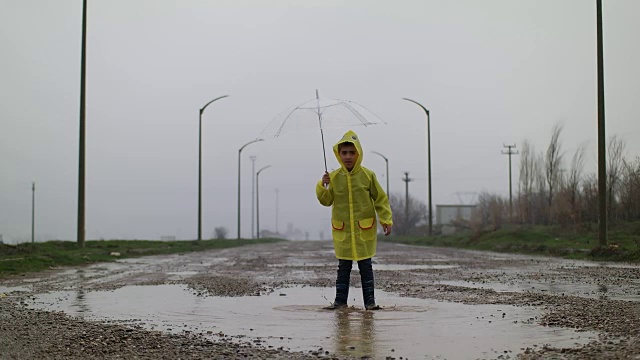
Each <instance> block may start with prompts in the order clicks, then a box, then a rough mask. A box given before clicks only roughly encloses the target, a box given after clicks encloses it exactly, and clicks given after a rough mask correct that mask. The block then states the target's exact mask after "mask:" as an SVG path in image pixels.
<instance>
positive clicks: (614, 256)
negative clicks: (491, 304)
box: [380, 222, 640, 262]
mask: <svg viewBox="0 0 640 360" xmlns="http://www.w3.org/2000/svg"><path fill="white" fill-rule="evenodd" d="M607 238H608V241H607V245H608V246H606V247H600V246H599V243H598V229H597V224H596V225H594V224H586V225H584V226H581V227H576V228H566V227H561V226H528V225H522V226H520V225H507V226H504V227H503V228H501V229H499V230H495V231H488V230H487V231H480V232H471V231H466V232H461V233H457V234H452V235H437V236H431V237H427V236H391V237H388V238H380V239H381V240H382V241H388V242H395V243H402V244H410V245H424V246H438V247H454V248H461V249H471V250H486V251H497V252H509V253H519V254H537V255H548V256H559V257H564V258H571V259H585V260H600V261H629V262H640V222H630V223H619V224H611V225H610V229H609V231H608V232H607Z"/></svg>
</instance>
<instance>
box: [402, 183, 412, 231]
mask: <svg viewBox="0 0 640 360" xmlns="http://www.w3.org/2000/svg"><path fill="white" fill-rule="evenodd" d="M402 181H404V182H405V184H404V188H405V190H404V222H405V226H406V227H407V230H408V226H409V182H410V181H413V179H410V178H409V172H407V171H405V172H404V178H402Z"/></svg>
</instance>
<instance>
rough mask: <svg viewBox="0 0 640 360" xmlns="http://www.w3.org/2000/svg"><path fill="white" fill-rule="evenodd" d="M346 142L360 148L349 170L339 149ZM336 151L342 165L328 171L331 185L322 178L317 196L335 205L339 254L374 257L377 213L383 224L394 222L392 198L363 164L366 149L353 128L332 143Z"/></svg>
mask: <svg viewBox="0 0 640 360" xmlns="http://www.w3.org/2000/svg"><path fill="white" fill-rule="evenodd" d="M343 142H351V143H353V144H354V145H355V147H356V150H357V151H358V159H357V160H356V163H355V165H354V166H353V169H352V170H351V171H350V172H349V171H348V170H347V168H346V167H345V165H344V164H343V163H342V160H341V159H340V153H339V152H338V145H339V144H341V143H343ZM333 153H334V154H335V155H336V158H337V159H338V162H339V163H340V165H341V167H340V169H337V170H334V171H332V172H331V173H330V174H329V177H330V179H331V180H330V182H329V187H328V188H325V187H324V186H323V184H322V180H320V181H319V182H318V184H317V185H316V195H317V197H318V200H319V201H320V203H321V204H322V205H324V206H332V205H333V208H332V209H331V226H332V235H333V247H334V249H335V251H336V257H337V258H338V259H343V260H355V261H358V260H363V259H368V258H371V257H373V256H374V255H375V254H376V236H377V232H378V231H377V226H376V212H377V213H378V216H379V217H380V224H383V225H392V224H393V221H392V218H391V207H390V206H389V198H388V197H387V194H386V193H385V192H384V190H383V189H382V187H381V186H380V184H379V183H378V180H377V179H376V174H375V173H374V172H373V171H371V170H369V169H367V168H365V167H364V166H361V165H360V164H362V155H363V152H362V147H361V145H360V141H359V139H358V136H357V135H356V133H354V132H353V131H351V130H350V131H348V132H347V133H345V134H344V136H343V137H342V139H341V140H340V141H338V143H337V144H335V145H334V146H333Z"/></svg>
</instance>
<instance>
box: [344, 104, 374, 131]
mask: <svg viewBox="0 0 640 360" xmlns="http://www.w3.org/2000/svg"><path fill="white" fill-rule="evenodd" d="M342 104H343V105H344V107H345V108H347V110H349V111H351V113H352V114H353V115H354V116H355V117H357V118H358V120H360V122H361V123H362V125H364V126H368V125H373V124H374V123H372V122H369V121H368V120H367V119H365V117H364V116H362V114H360V112H359V111H358V110H356V109H354V108H353V106H351V105H350V104H347V103H346V102H343V103H342Z"/></svg>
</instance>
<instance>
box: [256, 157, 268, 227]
mask: <svg viewBox="0 0 640 360" xmlns="http://www.w3.org/2000/svg"><path fill="white" fill-rule="evenodd" d="M270 167H271V165H267V166H265V167H263V168H262V169H260V170H258V172H257V173H256V231H257V237H258V239H260V185H259V184H260V182H259V180H260V173H261V172H262V170H265V169H268V168H270Z"/></svg>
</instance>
